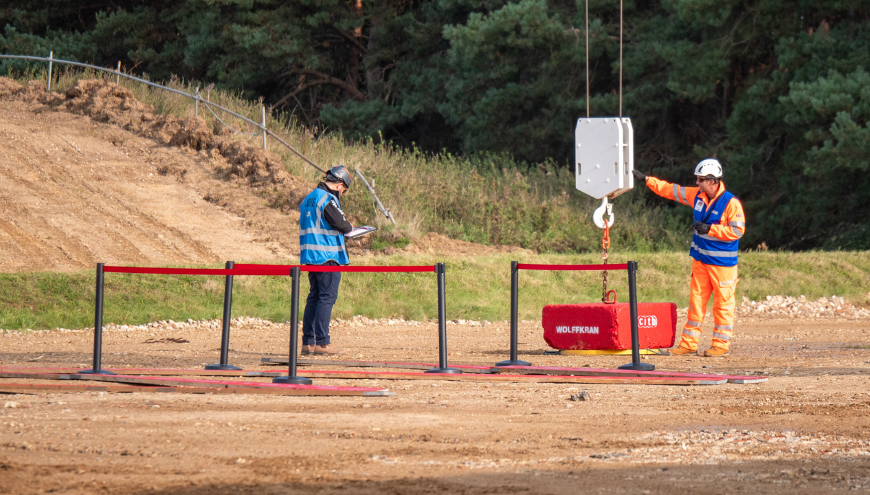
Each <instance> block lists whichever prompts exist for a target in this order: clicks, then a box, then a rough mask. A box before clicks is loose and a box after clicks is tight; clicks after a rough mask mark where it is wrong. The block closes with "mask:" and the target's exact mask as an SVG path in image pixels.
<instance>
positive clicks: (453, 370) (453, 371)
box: [423, 368, 462, 375]
mask: <svg viewBox="0 0 870 495" xmlns="http://www.w3.org/2000/svg"><path fill="white" fill-rule="evenodd" d="M423 373H446V374H449V375H457V374H461V373H462V370H459V369H456V368H432V369H431V370H426V371H424V372H423Z"/></svg>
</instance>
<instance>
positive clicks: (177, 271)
mask: <svg viewBox="0 0 870 495" xmlns="http://www.w3.org/2000/svg"><path fill="white" fill-rule="evenodd" d="M103 271H104V272H109V273H112V272H114V273H147V274H152V275H286V276H289V275H290V268H278V267H263V268H245V269H238V268H234V269H231V270H228V269H226V268H152V267H140V266H104V267H103Z"/></svg>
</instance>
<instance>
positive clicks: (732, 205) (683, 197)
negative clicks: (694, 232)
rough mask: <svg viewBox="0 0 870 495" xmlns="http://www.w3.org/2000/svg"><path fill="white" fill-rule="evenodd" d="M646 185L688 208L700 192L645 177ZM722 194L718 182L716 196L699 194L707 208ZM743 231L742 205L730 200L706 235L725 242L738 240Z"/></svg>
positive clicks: (723, 185)
mask: <svg viewBox="0 0 870 495" xmlns="http://www.w3.org/2000/svg"><path fill="white" fill-rule="evenodd" d="M646 185H647V187H649V188H650V189H651V190H652V191H653V192H654V193H656V194H658V195H659V196H661V197H663V198H665V199H670V200H673V201H678V202H680V203H682V204H684V205H686V206H689V207H691V206H692V205H694V204H695V198H697V197H698V192H699V191H700V188H698V187H681V186H678V185H676V184H671V183H670V182H667V181H663V180H661V179H656V178H655V177H647V179H646ZM723 192H725V183H724V182H721V181H720V182H719V190H718V191H717V192H716V196H714V197H713V198H712V199H711V198H708V197H707V195H706V194H704V193H701V196H700V198H701V200H702V201H703V202H704V205H705V207H709V206H710V202H712V201H715V200H716V199H717V198H718V197H719V196H721V195H722V193H723ZM745 231H746V217H745V216H744V215H743V205H742V204H741V203H740V200H738V199H737V198H731V201H729V202H728V205H727V206H726V207H725V211H724V212H723V213H722V219H721V220H720V221H719V223H718V224H714V225H713V226H711V227H710V232H709V233H708V234H707V235H709V236H710V237H714V238H716V239H719V240H720V241H726V242H727V241H736V240H738V239H740V238H741V237H743V233H744V232H745Z"/></svg>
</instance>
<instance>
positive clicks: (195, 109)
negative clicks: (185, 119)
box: [193, 86, 199, 117]
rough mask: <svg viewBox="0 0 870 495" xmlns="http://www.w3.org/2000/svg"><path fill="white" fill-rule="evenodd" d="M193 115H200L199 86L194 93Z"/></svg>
mask: <svg viewBox="0 0 870 495" xmlns="http://www.w3.org/2000/svg"><path fill="white" fill-rule="evenodd" d="M193 96H194V97H195V98H194V99H193V116H194V117H198V116H199V86H197V87H196V92H195V93H194V94H193Z"/></svg>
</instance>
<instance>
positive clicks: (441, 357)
mask: <svg viewBox="0 0 870 495" xmlns="http://www.w3.org/2000/svg"><path fill="white" fill-rule="evenodd" d="M446 271H447V270H446V267H445V265H444V263H438V264H437V265H435V273H436V276H437V278H438V367H437V368H432V369H431V370H427V371H426V373H462V370H459V369H456V368H448V367H447V300H446V299H447V297H446V294H445V288H444V272H446Z"/></svg>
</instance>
